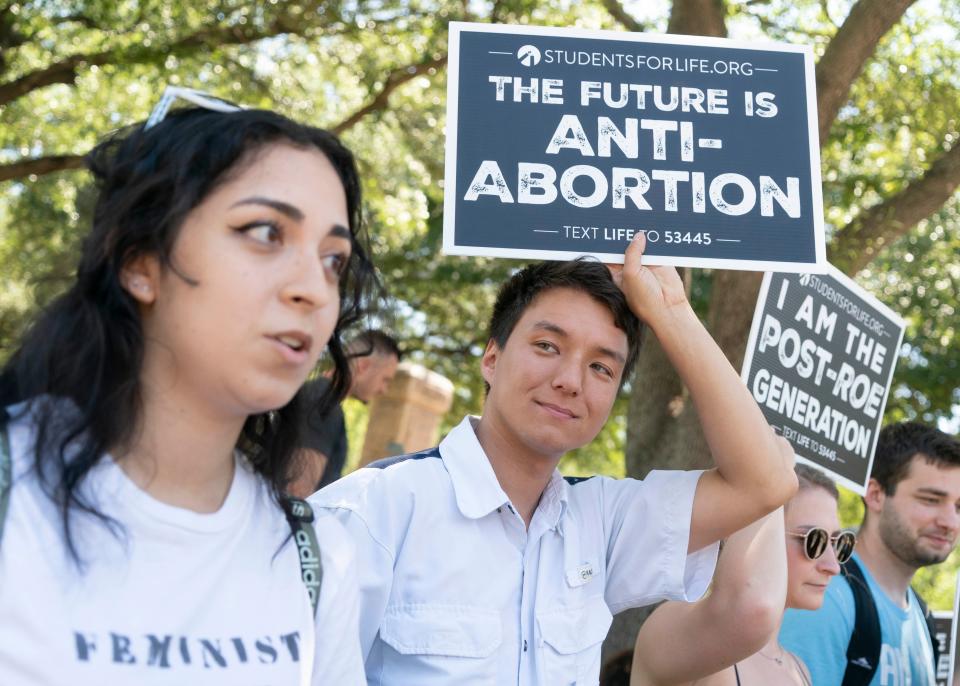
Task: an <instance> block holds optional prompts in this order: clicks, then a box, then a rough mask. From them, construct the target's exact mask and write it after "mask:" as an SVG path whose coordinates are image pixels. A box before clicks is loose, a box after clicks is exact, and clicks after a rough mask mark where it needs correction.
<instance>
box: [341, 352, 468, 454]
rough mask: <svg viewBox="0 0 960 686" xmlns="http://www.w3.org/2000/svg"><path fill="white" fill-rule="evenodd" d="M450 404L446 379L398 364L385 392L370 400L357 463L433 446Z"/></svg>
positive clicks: (450, 391)
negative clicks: (361, 447)
mask: <svg viewBox="0 0 960 686" xmlns="http://www.w3.org/2000/svg"><path fill="white" fill-rule="evenodd" d="M451 404H453V383H452V382H451V381H450V380H449V379H448V378H446V377H445V376H441V375H440V374H437V373H436V372H433V371H430V370H429V369H427V368H426V367H422V366H420V365H419V364H414V363H413V362H403V363H401V364H400V366H399V367H398V368H397V375H396V376H395V377H394V378H393V381H392V382H391V383H390V387H389V388H388V389H387V392H386V393H384V394H383V395H381V396H379V397H377V398H374V400H373V401H372V402H371V403H370V414H369V420H368V422H367V434H366V436H365V437H364V440H363V452H362V453H361V454H360V466H361V467H362V466H363V465H365V464H369V463H370V462H373V461H374V460H379V459H380V458H382V457H391V456H393V455H403V454H404V453H412V452H416V451H418V450H423V449H424V448H429V447H431V446H434V445H436V444H437V442H438V440H439V438H440V436H439V433H440V421H441V420H442V419H443V415H445V414H446V412H447V410H449V409H450V405H451Z"/></svg>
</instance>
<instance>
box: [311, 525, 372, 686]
mask: <svg viewBox="0 0 960 686" xmlns="http://www.w3.org/2000/svg"><path fill="white" fill-rule="evenodd" d="M314 526H315V528H316V531H317V540H318V542H319V545H320V560H321V562H322V564H323V580H322V585H321V587H320V600H319V602H318V604H317V612H316V616H315V621H314V625H315V628H316V632H315V636H316V638H315V640H316V644H315V649H314V661H313V674H312V677H311V681H310V683H311V684H312V686H322V685H327V684H344V685H345V686H352V685H354V684H358V685H359V684H366V676H365V675H364V670H363V659H362V657H361V653H360V639H359V629H358V617H359V608H360V598H359V592H358V589H357V574H356V573H357V564H356V558H355V556H354V550H353V546H352V544H351V542H350V539H349V537H348V535H347V533H346V532H345V531H344V529H343V526H341V525H340V523H339V522H337V521H336V519H334V518H333V517H330V516H329V515H324V514H323V513H319V516H318V517H317V519H316V521H315V522H314Z"/></svg>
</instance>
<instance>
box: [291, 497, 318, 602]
mask: <svg viewBox="0 0 960 686" xmlns="http://www.w3.org/2000/svg"><path fill="white" fill-rule="evenodd" d="M287 504H288V506H289V507H288V508H287V522H289V524H290V531H291V532H292V533H293V542H294V544H295V545H296V546H297V558H298V559H299V560H300V578H301V579H303V585H304V586H306V588H307V595H309V596H310V605H311V606H313V616H314V617H316V616H317V605H318V604H319V602H320V584H321V582H322V581H323V566H322V565H321V564H320V544H319V543H318V542H317V532H316V529H314V528H313V508H311V507H310V504H309V503H307V501H306V500H301V499H300V498H289V497H288V498H287Z"/></svg>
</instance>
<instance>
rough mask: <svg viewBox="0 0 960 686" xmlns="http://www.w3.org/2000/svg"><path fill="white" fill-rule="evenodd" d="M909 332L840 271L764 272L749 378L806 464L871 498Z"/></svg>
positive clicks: (749, 352)
mask: <svg viewBox="0 0 960 686" xmlns="http://www.w3.org/2000/svg"><path fill="white" fill-rule="evenodd" d="M903 328H904V323H903V320H902V319H901V318H900V317H898V316H897V315H896V314H895V313H894V312H893V311H892V310H891V309H890V308H888V307H887V306H886V305H884V304H883V303H881V302H880V301H879V300H877V299H876V298H874V297H873V296H872V295H870V294H869V293H867V292H866V291H865V290H863V289H862V288H860V287H859V286H858V285H857V284H856V283H855V282H854V281H853V280H851V279H850V278H849V277H847V276H846V275H845V274H843V273H842V272H840V271H839V270H838V269H836V268H834V267H829V271H828V273H827V274H823V275H817V274H780V273H767V274H766V275H764V279H763V284H762V286H761V288H760V296H759V298H758V299H757V307H756V311H755V312H754V316H753V325H752V327H751V330H750V339H749V341H748V343H747V351H746V355H745V357H744V361H743V371H742V373H741V376H742V377H743V380H744V382H745V383H746V384H747V387H748V388H749V389H750V391H751V393H752V394H753V397H754V399H755V400H756V401H757V404H759V405H760V409H761V410H762V411H763V413H764V415H765V416H766V418H767V421H769V422H770V425H771V426H773V427H775V428H777V429H780V430H781V431H782V433H783V435H784V437H785V438H786V439H787V440H788V441H790V443H791V444H792V445H793V449H794V452H795V453H796V456H797V459H798V460H799V461H801V462H806V463H808V464H812V465H813V466H815V467H819V468H821V469H824V470H826V471H828V472H830V473H831V474H832V475H833V476H834V477H836V479H837V480H838V481H839V482H840V483H841V484H843V485H844V486H846V487H847V488H850V489H851V490H853V491H855V492H857V493H859V494H861V495H863V493H864V490H865V488H866V484H867V481H868V479H869V476H870V468H871V466H872V464H873V450H874V447H875V446H876V442H877V433H878V432H879V430H880V424H881V421H882V419H883V409H884V406H885V405H886V402H887V393H888V392H889V389H890V383H891V380H892V378H893V369H894V367H895V365H896V361H897V355H898V353H899V350H900V342H901V340H902V338H903Z"/></svg>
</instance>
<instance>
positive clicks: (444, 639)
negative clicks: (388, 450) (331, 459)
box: [311, 236, 797, 686]
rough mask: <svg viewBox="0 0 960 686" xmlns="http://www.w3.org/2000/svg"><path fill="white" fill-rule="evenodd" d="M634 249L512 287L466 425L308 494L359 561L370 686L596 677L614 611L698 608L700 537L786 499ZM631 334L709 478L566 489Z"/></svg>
mask: <svg viewBox="0 0 960 686" xmlns="http://www.w3.org/2000/svg"><path fill="white" fill-rule="evenodd" d="M643 248H644V242H643V238H642V236H641V237H639V238H638V240H635V241H634V242H633V243H631V245H630V246H629V248H628V249H627V252H626V256H625V264H624V266H623V267H622V269H621V268H619V267H618V268H616V269H615V271H613V275H612V276H611V272H610V271H609V270H608V269H607V267H605V266H603V265H601V264H599V263H596V262H590V261H575V262H552V263H543V264H537V265H532V266H530V267H527V268H526V269H524V270H522V271H520V272H519V273H518V274H516V275H515V276H514V277H513V278H511V279H510V280H509V281H508V282H507V283H506V284H505V285H504V287H503V288H502V289H501V291H500V294H499V296H498V299H497V303H496V305H495V307H494V312H493V316H492V319H491V325H490V340H489V342H488V344H487V348H486V351H485V352H484V354H483V357H482V359H481V369H482V373H483V377H484V380H485V381H486V383H487V385H488V387H489V393H488V395H487V398H486V402H485V404H484V410H483V415H482V416H481V417H479V418H475V417H467V418H465V419H464V421H463V422H462V423H461V424H460V425H459V426H457V427H456V428H455V429H454V430H453V431H452V432H451V433H450V434H449V435H448V436H447V437H446V438H445V439H444V440H443V442H441V444H440V446H439V447H438V448H434V449H430V450H426V451H423V452H421V453H417V454H414V455H407V456H402V457H399V458H391V459H388V460H384V461H381V462H380V463H375V464H374V465H371V466H369V467H367V468H365V469H361V470H359V471H357V472H354V473H353V474H351V475H350V476H348V477H346V478H345V479H342V480H340V481H338V482H337V483H335V484H333V485H331V486H330V487H328V488H326V489H323V490H322V491H320V492H319V493H318V494H315V495H314V496H313V497H312V498H311V503H312V505H313V506H314V507H317V508H321V509H327V510H330V511H331V512H332V513H333V514H335V515H336V516H337V517H338V518H339V519H340V520H341V521H342V522H343V523H344V525H345V526H346V527H347V528H348V529H350V531H351V534H352V538H353V540H354V542H355V544H356V546H357V549H358V554H359V556H360V558H361V562H360V563H359V564H358V569H360V570H361V571H360V578H359V585H360V588H361V610H360V612H361V645H362V649H363V651H364V655H365V658H366V673H367V680H368V683H370V684H417V685H418V686H430V685H432V684H437V685H439V684H443V685H444V686H446V685H447V684H468V683H483V684H488V683H495V684H511V683H512V684H524V685H527V684H544V685H547V686H556V685H558V684H569V683H584V684H585V683H596V682H597V679H598V675H599V671H600V646H601V643H602V641H603V639H604V637H605V636H606V633H607V630H608V629H609V626H610V622H611V619H612V613H616V612H620V611H622V610H625V609H627V608H630V607H637V606H642V605H648V604H650V603H653V602H656V601H658V600H660V599H664V598H674V599H685V600H693V599H696V598H698V597H699V596H700V595H701V594H702V593H703V592H704V590H705V589H706V587H707V584H708V583H709V581H710V578H711V575H712V572H713V567H714V563H715V559H716V542H717V541H718V540H719V539H721V538H723V537H725V536H727V535H729V534H731V533H733V532H734V531H736V530H738V529H741V528H743V527H744V526H746V525H747V524H749V523H750V522H752V521H754V520H756V519H758V518H760V517H761V516H763V515H765V514H766V513H768V512H770V511H772V510H773V509H775V508H776V507H778V506H780V505H782V504H783V503H784V502H785V501H786V500H787V499H788V498H789V497H790V496H791V495H792V494H793V492H794V491H795V489H796V484H797V481H796V477H795V475H794V472H793V469H792V463H793V453H792V450H791V449H790V448H789V445H788V444H787V443H786V441H784V440H783V439H780V438H778V437H776V436H775V435H774V433H773V432H772V431H771V430H770V428H769V426H768V425H767V423H766V421H765V420H764V418H763V415H762V414H761V412H760V410H759V409H758V407H757V405H756V403H755V402H754V401H753V399H752V398H751V397H750V395H749V393H748V392H747V391H746V389H745V388H744V386H743V384H742V383H741V382H740V380H739V378H738V377H737V374H736V372H735V371H734V370H733V369H732V368H731V366H730V364H729V362H728V361H727V360H726V358H725V357H724V355H723V353H722V352H721V351H720V349H719V348H718V347H717V345H716V344H715V343H714V342H713V340H712V339H711V338H710V336H709V334H708V333H707V331H706V330H705V329H704V327H703V325H702V324H701V323H700V321H699V319H698V318H697V317H696V315H695V314H694V312H693V309H692V308H691V307H690V304H689V303H688V302H687V300H686V296H685V294H684V290H683V284H682V282H681V280H680V278H679V276H678V275H677V273H676V271H675V270H674V269H673V268H672V267H646V266H644V265H642V264H641V254H642V252H643ZM638 320H639V321H638ZM640 321H642V322H643V323H644V324H646V325H647V326H649V327H650V328H651V329H653V332H654V333H655V334H656V336H657V338H658V340H659V342H660V344H661V345H662V346H663V349H664V351H665V352H666V354H667V356H668V357H669V358H670V360H671V362H672V363H673V364H674V366H675V367H676V369H677V371H678V372H679V374H680V376H681V378H682V379H683V381H684V382H685V383H686V385H687V387H688V388H689V389H690V394H691V397H692V399H693V402H694V403H695V405H696V407H697V412H698V415H699V417H700V419H701V422H702V426H703V430H704V435H705V437H706V440H707V444H708V446H709V448H710V450H711V453H712V455H713V457H714V459H715V461H716V465H717V467H716V468H715V469H712V470H708V471H706V472H653V473H651V474H650V475H649V476H648V477H647V479H646V480H644V481H637V480H633V479H623V480H615V479H610V478H605V477H595V478H591V479H570V480H565V479H564V478H563V477H562V476H561V475H560V474H559V472H558V471H557V470H556V467H557V464H558V463H559V461H560V459H561V458H562V457H563V455H564V454H565V453H566V452H568V451H570V450H574V449H576V448H579V447H581V446H583V445H586V444H587V443H589V442H590V441H592V440H593V439H594V438H595V437H596V435H597V433H598V432H599V431H600V429H601V428H602V427H603V425H604V423H605V422H606V420H607V418H608V416H609V413H610V410H611V408H612V406H613V403H614V400H615V399H616V396H617V393H618V391H619V389H620V387H621V385H622V382H623V380H624V379H625V378H626V377H627V376H628V374H629V372H630V369H631V367H632V365H633V363H634V361H635V360H636V356H637V352H638V347H639V341H640V331H641V324H640ZM641 382H642V380H641ZM635 392H643V388H642V386H641V387H639V388H638V389H637V390H636V391H635Z"/></svg>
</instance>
